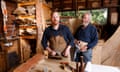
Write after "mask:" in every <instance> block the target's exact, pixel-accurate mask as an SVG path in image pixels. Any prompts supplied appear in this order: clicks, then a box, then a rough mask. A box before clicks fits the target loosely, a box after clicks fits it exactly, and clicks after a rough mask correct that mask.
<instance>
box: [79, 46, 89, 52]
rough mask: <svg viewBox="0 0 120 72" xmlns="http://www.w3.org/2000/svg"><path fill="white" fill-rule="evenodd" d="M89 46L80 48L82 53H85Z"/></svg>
mask: <svg viewBox="0 0 120 72" xmlns="http://www.w3.org/2000/svg"><path fill="white" fill-rule="evenodd" d="M87 48H88V47H87V46H84V47H82V48H80V51H82V52H85V51H87Z"/></svg>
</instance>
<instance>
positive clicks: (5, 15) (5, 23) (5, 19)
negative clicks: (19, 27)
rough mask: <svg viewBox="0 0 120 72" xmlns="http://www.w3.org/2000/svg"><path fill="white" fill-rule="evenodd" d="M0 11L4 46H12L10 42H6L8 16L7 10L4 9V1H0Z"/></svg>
mask: <svg viewBox="0 0 120 72" xmlns="http://www.w3.org/2000/svg"><path fill="white" fill-rule="evenodd" d="M1 9H2V14H3V32H4V33H3V34H4V42H5V44H4V45H5V46H12V42H8V40H7V21H8V18H7V17H8V14H7V8H6V2H5V1H4V0H1Z"/></svg>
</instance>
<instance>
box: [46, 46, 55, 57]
mask: <svg viewBox="0 0 120 72" xmlns="http://www.w3.org/2000/svg"><path fill="white" fill-rule="evenodd" d="M46 49H47V50H48V53H49V54H50V55H52V56H55V55H56V52H55V51H53V50H52V49H51V48H49V47H47V48H46Z"/></svg>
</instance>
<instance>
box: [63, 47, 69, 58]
mask: <svg viewBox="0 0 120 72" xmlns="http://www.w3.org/2000/svg"><path fill="white" fill-rule="evenodd" d="M70 48H71V46H70V45H69V46H68V47H67V48H66V49H65V50H64V51H63V53H62V55H63V56H64V57H68V55H69V54H70Z"/></svg>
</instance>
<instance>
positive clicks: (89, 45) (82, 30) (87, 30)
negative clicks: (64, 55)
mask: <svg viewBox="0 0 120 72" xmlns="http://www.w3.org/2000/svg"><path fill="white" fill-rule="evenodd" d="M90 21H91V13H89V12H86V13H84V14H83V16H82V24H81V26H80V27H79V28H78V30H77V32H76V33H75V44H76V53H75V61H76V62H79V61H80V56H83V60H84V63H85V66H87V65H86V64H89V69H88V68H87V69H85V70H86V72H91V68H90V65H91V59H92V49H93V47H94V46H95V45H96V44H97V42H98V34H97V29H96V28H95V27H94V26H93V25H92V24H91V23H90Z"/></svg>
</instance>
